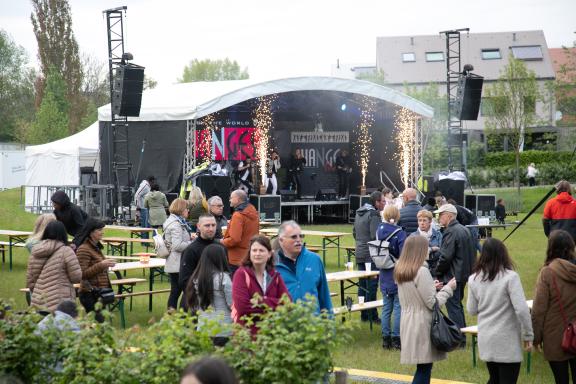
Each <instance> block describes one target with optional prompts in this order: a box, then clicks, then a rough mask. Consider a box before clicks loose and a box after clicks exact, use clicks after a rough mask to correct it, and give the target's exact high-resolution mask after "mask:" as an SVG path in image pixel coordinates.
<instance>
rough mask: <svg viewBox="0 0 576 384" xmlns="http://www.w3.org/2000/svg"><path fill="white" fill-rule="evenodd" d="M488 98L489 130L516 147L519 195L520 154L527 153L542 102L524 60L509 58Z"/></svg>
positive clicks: (534, 77) (533, 75)
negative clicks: (538, 103)
mask: <svg viewBox="0 0 576 384" xmlns="http://www.w3.org/2000/svg"><path fill="white" fill-rule="evenodd" d="M486 97H487V98H486V101H487V103H488V108H489V109H490V111H489V114H488V118H487V122H486V126H487V127H488V128H489V130H492V131H494V132H497V133H499V134H501V135H502V136H503V137H505V139H506V140H507V141H508V143H509V145H511V146H512V147H513V149H514V152H515V155H516V174H515V183H516V186H517V188H518V194H520V152H522V151H523V149H524V139H525V135H526V130H527V129H528V128H529V127H530V126H532V125H534V124H535V123H536V122H537V120H538V116H537V115H536V108H535V104H536V101H538V100H542V94H541V92H540V90H539V88H538V83H537V82H536V74H535V73H534V71H531V70H529V69H528V68H527V67H526V65H525V64H524V62H522V61H521V60H516V59H515V58H513V57H510V61H509V62H508V65H506V66H505V67H504V68H503V70H502V72H501V74H500V77H499V79H498V81H496V82H495V83H494V84H493V85H492V86H490V87H488V88H487V89H486Z"/></svg>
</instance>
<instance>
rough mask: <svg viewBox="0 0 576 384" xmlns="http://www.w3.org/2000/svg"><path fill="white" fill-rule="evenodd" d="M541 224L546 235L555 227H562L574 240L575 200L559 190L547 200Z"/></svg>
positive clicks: (575, 221)
mask: <svg viewBox="0 0 576 384" xmlns="http://www.w3.org/2000/svg"><path fill="white" fill-rule="evenodd" d="M542 224H543V225H544V233H545V234H546V236H550V232H552V231H553V230H555V229H563V230H565V231H568V233H570V234H571V235H572V238H573V239H574V241H576V200H574V198H573V197H572V196H571V195H570V194H569V193H568V192H560V193H559V194H558V195H557V196H556V197H554V198H552V199H550V200H548V202H547V203H546V206H545V207H544V215H543V218H542Z"/></svg>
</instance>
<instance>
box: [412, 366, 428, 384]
mask: <svg viewBox="0 0 576 384" xmlns="http://www.w3.org/2000/svg"><path fill="white" fill-rule="evenodd" d="M430 377H432V363H428V364H418V365H416V373H415V374H414V378H413V379H412V384H430Z"/></svg>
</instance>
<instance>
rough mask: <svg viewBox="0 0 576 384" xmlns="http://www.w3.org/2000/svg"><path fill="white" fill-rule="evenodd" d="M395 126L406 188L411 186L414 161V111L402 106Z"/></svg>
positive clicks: (403, 181)
mask: <svg viewBox="0 0 576 384" xmlns="http://www.w3.org/2000/svg"><path fill="white" fill-rule="evenodd" d="M394 117H395V121H394V127H395V128H396V142H397V144H398V148H399V152H398V153H397V156H396V157H397V160H398V164H399V166H400V178H401V179H402V183H403V184H404V188H408V187H410V185H409V181H410V176H411V172H412V168H413V167H412V166H413V164H412V162H413V161H414V151H415V149H416V148H414V145H415V139H414V138H415V135H416V132H415V128H416V118H415V116H414V114H413V113H412V112H410V111H409V110H407V109H406V108H400V109H399V110H397V111H396V113H395V116H394Z"/></svg>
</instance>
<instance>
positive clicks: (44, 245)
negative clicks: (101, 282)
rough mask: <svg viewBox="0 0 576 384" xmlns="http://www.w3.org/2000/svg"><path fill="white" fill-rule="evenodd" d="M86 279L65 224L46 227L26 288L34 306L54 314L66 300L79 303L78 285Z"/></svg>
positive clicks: (31, 257) (31, 256) (33, 258)
mask: <svg viewBox="0 0 576 384" xmlns="http://www.w3.org/2000/svg"><path fill="white" fill-rule="evenodd" d="M81 279H82V271H81V270H80V265H78V259H76V255H75V254H74V251H73V250H72V248H70V247H69V246H68V234H67V233H66V228H65V227H64V224H62V223H61V222H59V221H52V222H50V223H48V225H46V229H44V232H43V234H42V241H41V242H40V243H38V244H37V245H35V246H34V248H33V249H32V254H31V255H30V260H29V262H28V271H27V272H26V287H28V289H30V293H31V294H32V302H31V305H32V306H33V307H36V308H38V309H47V310H49V311H50V312H54V311H55V310H56V307H57V306H58V304H60V302H61V301H62V300H65V299H70V300H76V291H75V289H74V284H76V283H79V282H80V280H81Z"/></svg>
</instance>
